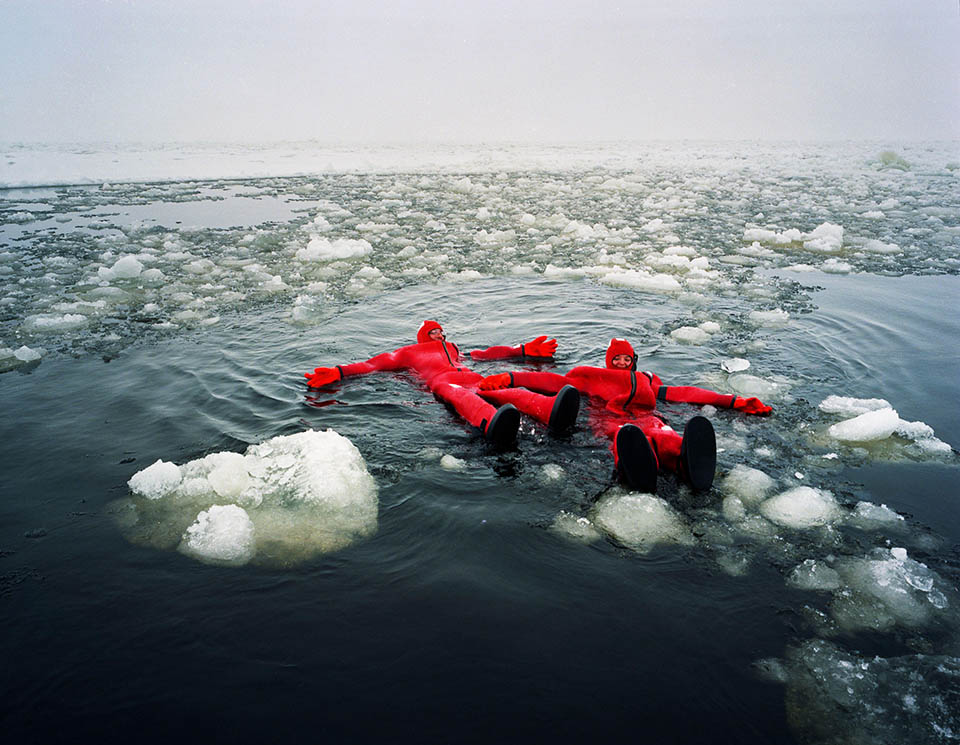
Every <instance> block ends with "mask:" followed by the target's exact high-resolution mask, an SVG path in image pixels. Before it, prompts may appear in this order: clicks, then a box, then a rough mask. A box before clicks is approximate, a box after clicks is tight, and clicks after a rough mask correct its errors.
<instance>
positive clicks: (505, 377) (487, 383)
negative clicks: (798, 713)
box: [479, 373, 513, 391]
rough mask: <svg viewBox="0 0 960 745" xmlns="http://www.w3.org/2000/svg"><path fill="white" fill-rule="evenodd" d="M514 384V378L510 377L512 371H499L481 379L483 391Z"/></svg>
mask: <svg viewBox="0 0 960 745" xmlns="http://www.w3.org/2000/svg"><path fill="white" fill-rule="evenodd" d="M512 386H513V378H512V377H510V373H497V374H496V375H488V376H487V377H485V378H484V379H483V380H481V381H480V386H479V387H480V390H481V391H495V390H498V389H500V388H510V387H512Z"/></svg>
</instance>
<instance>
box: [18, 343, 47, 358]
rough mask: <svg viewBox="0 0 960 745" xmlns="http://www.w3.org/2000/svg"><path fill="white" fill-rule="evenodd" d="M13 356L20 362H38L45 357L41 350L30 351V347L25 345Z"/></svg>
mask: <svg viewBox="0 0 960 745" xmlns="http://www.w3.org/2000/svg"><path fill="white" fill-rule="evenodd" d="M13 356H14V357H16V358H17V359H18V360H20V361H21V362H36V361H37V360H39V359H40V358H41V357H42V356H43V355H42V354H41V353H40V351H39V350H37V349H30V347H28V346H26V345H23V346H22V347H20V348H19V349H17V350H16V351H15V352H14V353H13Z"/></svg>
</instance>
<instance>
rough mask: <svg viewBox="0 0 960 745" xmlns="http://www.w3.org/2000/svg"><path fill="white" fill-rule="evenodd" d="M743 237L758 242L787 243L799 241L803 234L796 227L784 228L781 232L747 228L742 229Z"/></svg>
mask: <svg viewBox="0 0 960 745" xmlns="http://www.w3.org/2000/svg"><path fill="white" fill-rule="evenodd" d="M743 239H744V240H745V241H756V242H758V243H774V244H777V245H786V244H788V243H799V242H800V241H801V240H802V239H803V234H802V233H801V232H800V231H799V230H797V229H796V228H791V229H790V230H785V231H783V232H782V233H778V232H777V231H775V230H766V229H764V228H747V229H745V230H744V231H743Z"/></svg>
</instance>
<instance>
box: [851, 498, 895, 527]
mask: <svg viewBox="0 0 960 745" xmlns="http://www.w3.org/2000/svg"><path fill="white" fill-rule="evenodd" d="M902 521H903V516H902V515H898V514H897V513H896V512H894V511H893V510H891V509H890V508H889V507H887V506H886V505H885V504H880V505H877V504H874V503H873V502H857V506H856V507H855V508H854V510H853V512H852V513H851V514H850V516H849V518H847V522H849V523H850V524H851V525H853V526H855V527H858V528H860V529H862V530H876V529H878V528H882V527H889V526H890V525H894V524H896V523H898V522H902Z"/></svg>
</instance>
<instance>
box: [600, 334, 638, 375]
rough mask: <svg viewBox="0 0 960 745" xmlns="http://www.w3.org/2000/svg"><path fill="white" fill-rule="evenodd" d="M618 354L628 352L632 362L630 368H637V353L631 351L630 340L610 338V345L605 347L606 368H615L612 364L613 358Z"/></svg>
mask: <svg viewBox="0 0 960 745" xmlns="http://www.w3.org/2000/svg"><path fill="white" fill-rule="evenodd" d="M618 354H629V355H630V358H631V359H632V360H633V364H632V365H631V366H630V369H631V370H636V369H637V354H636V352H634V351H633V347H631V346H630V342H628V341H627V340H626V339H611V340H610V346H609V347H607V368H608V369H613V370H615V369H617V368H615V367H614V366H613V358H614V357H616V356H617V355H618Z"/></svg>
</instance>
